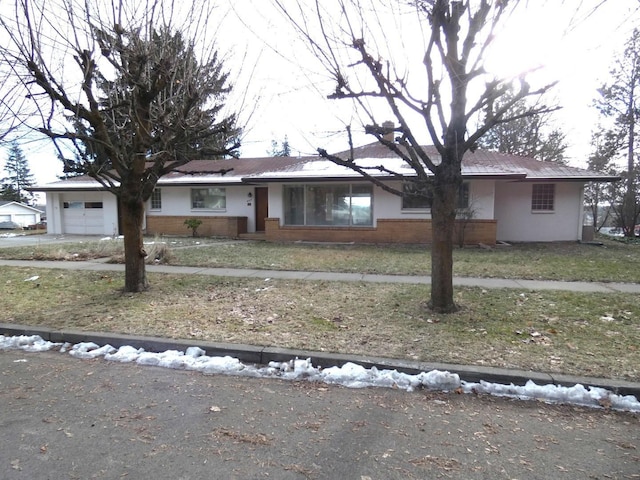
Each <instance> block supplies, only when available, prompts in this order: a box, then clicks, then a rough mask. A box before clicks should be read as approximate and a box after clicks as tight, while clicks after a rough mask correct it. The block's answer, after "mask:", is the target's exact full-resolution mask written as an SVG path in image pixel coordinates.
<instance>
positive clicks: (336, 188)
mask: <svg viewBox="0 0 640 480" xmlns="http://www.w3.org/2000/svg"><path fill="white" fill-rule="evenodd" d="M372 197H373V187H372V186H371V185H351V184H342V185H294V186H285V187H284V223H285V225H309V226H315V225H318V226H320V225H331V226H345V227H349V226H354V225H356V226H358V225H359V226H371V225H372V224H373V209H372Z"/></svg>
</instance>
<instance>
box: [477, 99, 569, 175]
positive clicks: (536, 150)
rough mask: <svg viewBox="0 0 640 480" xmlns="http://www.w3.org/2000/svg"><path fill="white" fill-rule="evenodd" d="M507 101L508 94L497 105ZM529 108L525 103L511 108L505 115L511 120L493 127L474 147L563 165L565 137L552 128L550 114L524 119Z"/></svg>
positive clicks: (521, 101)
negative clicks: (477, 146)
mask: <svg viewBox="0 0 640 480" xmlns="http://www.w3.org/2000/svg"><path fill="white" fill-rule="evenodd" d="M511 100H512V95H511V94H508V95H506V96H505V98H504V99H502V101H500V102H499V103H500V105H504V104H507V102H511ZM498 108H501V107H500V106H499V107H498ZM531 108H532V107H531V106H529V105H527V102H526V99H522V100H520V101H518V102H516V103H515V104H513V106H512V107H511V108H510V109H509V113H508V116H509V117H510V118H513V120H510V121H509V122H501V123H497V124H496V125H495V126H494V127H493V128H491V130H489V131H488V132H487V133H486V134H485V135H484V136H483V137H482V138H481V139H480V141H479V142H478V145H479V146H480V147H481V148H485V149H488V150H496V151H498V152H501V153H509V154H512V155H521V156H523V157H531V158H535V159H536V160H541V161H545V162H557V163H561V164H563V165H564V164H566V159H565V158H564V152H565V150H566V149H567V142H566V140H565V135H564V133H563V132H562V131H561V130H560V129H557V128H553V126H552V124H551V112H548V111H547V112H544V113H540V114H537V115H529V116H527V115H526V113H527V112H528V111H530V110H531Z"/></svg>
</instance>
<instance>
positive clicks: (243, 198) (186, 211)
mask: <svg viewBox="0 0 640 480" xmlns="http://www.w3.org/2000/svg"><path fill="white" fill-rule="evenodd" d="M207 187H208V186H207V185H203V186H202V187H193V188H207ZM158 188H160V190H161V196H162V209H160V210H151V202H150V201H149V202H147V205H146V211H147V215H148V216H154V215H167V216H184V217H220V216H224V217H247V231H249V232H255V231H256V215H255V213H256V211H255V192H254V189H255V187H253V186H251V185H229V186H226V187H224V188H225V189H226V190H225V191H226V197H227V199H226V204H227V208H226V209H224V210H200V209H192V208H191V187H166V186H160V187H158ZM249 193H251V198H249ZM269 202H271V198H270V199H269ZM280 202H282V199H280ZM269 209H271V203H270V204H269Z"/></svg>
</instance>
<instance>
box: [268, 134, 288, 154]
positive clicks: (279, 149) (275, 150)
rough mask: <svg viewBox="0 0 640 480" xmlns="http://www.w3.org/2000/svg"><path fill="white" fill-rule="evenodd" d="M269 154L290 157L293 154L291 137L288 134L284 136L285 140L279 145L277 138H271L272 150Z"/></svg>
mask: <svg viewBox="0 0 640 480" xmlns="http://www.w3.org/2000/svg"><path fill="white" fill-rule="evenodd" d="M269 155H270V156H272V157H290V156H291V146H290V145H289V139H288V138H287V136H286V135H285V136H284V141H283V142H282V143H281V144H280V146H279V145H278V142H277V141H275V140H271V152H269Z"/></svg>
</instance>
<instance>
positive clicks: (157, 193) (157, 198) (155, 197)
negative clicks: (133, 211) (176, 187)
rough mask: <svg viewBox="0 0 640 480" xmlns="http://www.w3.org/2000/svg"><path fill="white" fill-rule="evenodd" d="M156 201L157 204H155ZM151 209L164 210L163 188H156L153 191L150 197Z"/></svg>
mask: <svg viewBox="0 0 640 480" xmlns="http://www.w3.org/2000/svg"><path fill="white" fill-rule="evenodd" d="M154 203H156V206H154ZM149 209H150V210H154V211H157V210H162V189H161V188H154V189H153V192H151V197H149Z"/></svg>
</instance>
